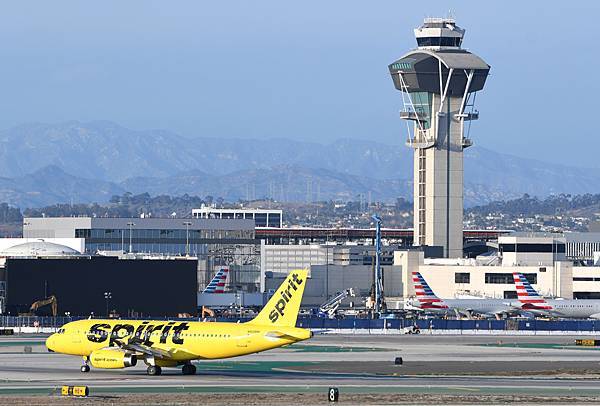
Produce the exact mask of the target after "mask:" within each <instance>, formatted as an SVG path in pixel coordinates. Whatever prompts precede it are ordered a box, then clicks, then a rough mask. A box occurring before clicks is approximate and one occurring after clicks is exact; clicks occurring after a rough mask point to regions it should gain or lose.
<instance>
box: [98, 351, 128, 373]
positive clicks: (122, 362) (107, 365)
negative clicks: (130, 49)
mask: <svg viewBox="0 0 600 406" xmlns="http://www.w3.org/2000/svg"><path fill="white" fill-rule="evenodd" d="M90 362H91V364H92V366H94V367H96V368H104V369H117V368H127V367H133V366H135V364H137V357H136V356H135V354H130V353H128V352H125V351H121V350H96V351H93V352H92V353H91V354H90Z"/></svg>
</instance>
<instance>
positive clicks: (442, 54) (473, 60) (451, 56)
mask: <svg viewBox="0 0 600 406" xmlns="http://www.w3.org/2000/svg"><path fill="white" fill-rule="evenodd" d="M414 54H427V55H429V56H432V57H434V58H437V59H439V60H440V61H442V63H443V64H444V65H445V66H446V67H447V68H448V69H450V68H452V69H485V70H489V69H490V66H489V65H488V64H487V63H485V61H484V60H483V59H481V58H480V57H478V56H477V55H475V54H472V53H470V52H467V51H464V50H452V51H435V52H434V51H430V50H427V49H414V50H412V51H410V52H408V53H407V54H406V55H404V56H403V57H402V58H400V59H399V61H401V60H402V59H404V58H406V57H408V56H411V55H414Z"/></svg>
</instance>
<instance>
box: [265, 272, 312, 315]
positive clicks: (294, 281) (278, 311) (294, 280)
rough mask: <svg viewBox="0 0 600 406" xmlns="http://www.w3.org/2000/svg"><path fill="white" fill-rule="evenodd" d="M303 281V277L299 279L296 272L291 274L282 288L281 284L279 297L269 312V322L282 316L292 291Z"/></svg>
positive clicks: (292, 293)
mask: <svg viewBox="0 0 600 406" xmlns="http://www.w3.org/2000/svg"><path fill="white" fill-rule="evenodd" d="M303 283H304V279H300V278H299V277H298V274H297V273H294V274H292V277H291V278H290V279H288V286H287V288H284V287H283V286H282V287H281V288H280V289H279V294H280V295H281V298H280V299H279V300H278V301H277V302H275V306H274V309H273V310H271V312H270V313H269V320H271V323H275V322H276V321H277V319H279V317H281V316H283V315H284V314H285V313H284V311H285V306H287V304H288V302H289V301H290V299H291V298H292V296H293V295H294V292H295V291H297V290H298V286H300V285H302V284H303Z"/></svg>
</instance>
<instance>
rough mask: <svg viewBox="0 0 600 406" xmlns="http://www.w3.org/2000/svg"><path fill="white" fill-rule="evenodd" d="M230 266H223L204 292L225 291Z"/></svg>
mask: <svg viewBox="0 0 600 406" xmlns="http://www.w3.org/2000/svg"><path fill="white" fill-rule="evenodd" d="M228 274H229V268H221V270H219V272H217V274H216V275H215V277H214V278H213V279H212V280H211V281H210V283H209V284H208V285H207V286H206V288H205V289H204V291H203V292H202V293H224V292H225V282H227V275H228Z"/></svg>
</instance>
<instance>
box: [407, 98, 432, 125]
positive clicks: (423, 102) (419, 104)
mask: <svg viewBox="0 0 600 406" xmlns="http://www.w3.org/2000/svg"><path fill="white" fill-rule="evenodd" d="M431 96H432V95H431V93H427V92H412V93H411V94H410V100H411V101H412V104H413V107H414V109H415V113H417V114H419V115H423V116H424V117H425V118H424V119H422V120H420V122H421V125H422V126H423V129H424V130H427V129H428V128H429V127H431Z"/></svg>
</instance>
